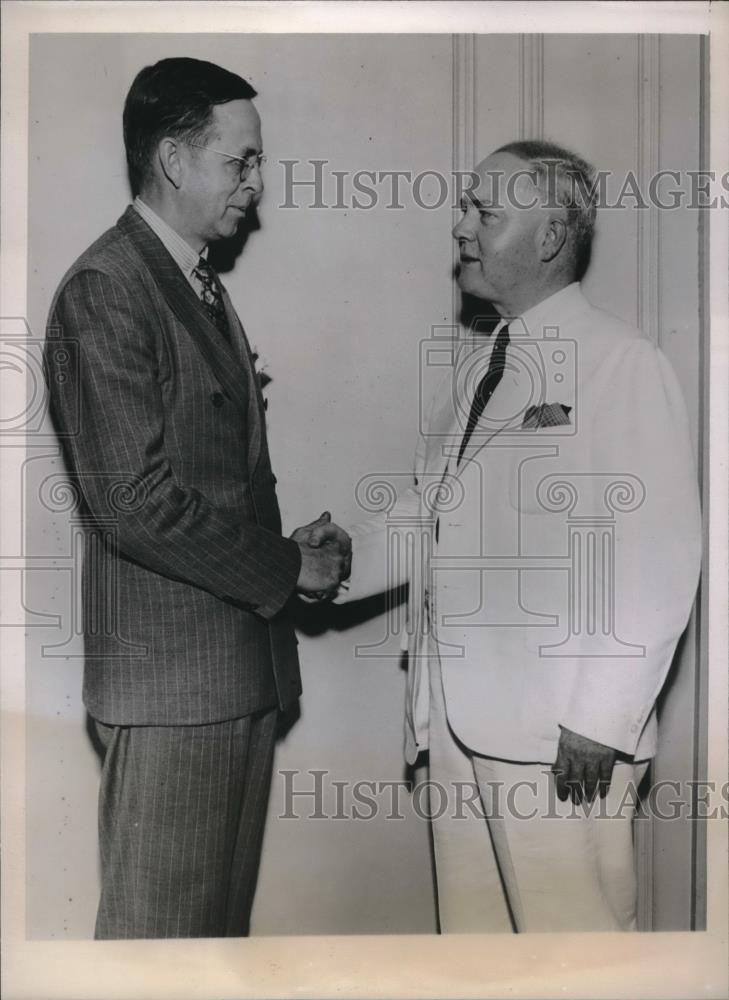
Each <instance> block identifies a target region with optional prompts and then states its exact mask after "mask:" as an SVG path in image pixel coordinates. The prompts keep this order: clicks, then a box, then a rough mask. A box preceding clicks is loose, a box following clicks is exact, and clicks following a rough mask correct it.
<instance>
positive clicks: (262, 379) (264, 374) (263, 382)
mask: <svg viewBox="0 0 729 1000" xmlns="http://www.w3.org/2000/svg"><path fill="white" fill-rule="evenodd" d="M251 357H252V358H253V367H254V369H255V372H256V378H257V379H258V384H259V386H260V387H261V392H263V390H264V389H265V388H266V386H267V385H270V383H271V382H273V376H272V375H269V373H268V371H267V369H268V362H267V361H266V360H265V359H264V358H262V357H261V355H260V353H259V350H258V348H257V347H254V348H253V350H252V351H251ZM263 405H264V407H265V409H268V400H267V399H266V397H265V396H264V397H263Z"/></svg>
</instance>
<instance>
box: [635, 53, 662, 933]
mask: <svg viewBox="0 0 729 1000" xmlns="http://www.w3.org/2000/svg"><path fill="white" fill-rule="evenodd" d="M637 44H638V53H637V78H638V79H637V114H638V117H637V132H636V168H637V180H638V184H639V185H640V191H641V192H642V193H643V194H644V197H645V192H647V191H648V189H649V184H650V179H651V177H652V176H653V175H654V174H655V173H657V172H658V170H659V169H660V162H661V155H660V153H661V150H660V143H661V92H660V85H661V80H660V70H661V49H660V45H661V42H660V37H659V36H658V35H641V36H640V37H639V38H638V43H637ZM636 213H637V261H636V274H637V295H638V302H637V307H638V308H637V314H638V315H637V322H638V326H639V327H640V329H641V330H642V331H643V333H645V334H646V336H648V337H650V339H651V340H652V341H653V343H654V344H658V343H659V339H660V329H661V314H660V295H659V291H660V273H661V271H660V213H659V211H658V209H657V208H656V207H655V206H650V207H648V208H636ZM651 770H652V768H651ZM649 780H651V779H650V778H649ZM653 823H654V819H653V817H652V816H650V815H648V816H645V815H643V817H642V818H641V819H639V820H638V822H636V823H635V827H634V831H635V860H636V874H637V881H638V913H637V922H638V930H639V931H651V930H653V926H654V893H653V866H654V863H653V859H654V847H655V845H654V841H653V830H654V827H653Z"/></svg>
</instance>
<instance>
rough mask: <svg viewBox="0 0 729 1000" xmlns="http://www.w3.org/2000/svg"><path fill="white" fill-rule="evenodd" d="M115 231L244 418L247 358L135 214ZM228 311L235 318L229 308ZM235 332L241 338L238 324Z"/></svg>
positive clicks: (249, 368) (128, 213) (128, 215)
mask: <svg viewBox="0 0 729 1000" xmlns="http://www.w3.org/2000/svg"><path fill="white" fill-rule="evenodd" d="M117 228H118V229H119V230H120V231H121V232H122V233H123V234H124V235H125V236H126V237H127V239H129V240H130V241H131V243H132V244H133V245H134V247H135V249H136V250H137V252H138V253H139V255H140V257H141V258H142V260H143V262H144V264H145V266H146V267H147V268H148V270H149V272H150V273H151V275H152V277H153V278H154V280H155V282H156V283H157V285H158V287H159V289H160V291H161V292H162V294H163V295H164V297H165V299H166V300H167V304H168V305H169V307H170V309H171V310H172V312H173V313H174V314H175V316H176V317H177V318H178V320H179V321H180V323H181V324H182V325H183V326H184V328H185V329H186V330H187V332H188V333H189V335H190V336H191V337H192V339H193V341H194V343H195V345H196V346H197V348H198V350H199V351H200V354H201V355H202V356H203V358H204V359H205V361H206V362H207V364H208V365H209V367H210V368H211V369H212V371H213V373H214V374H215V377H216V378H217V380H218V381H219V382H220V384H221V386H222V387H223V389H225V392H226V393H227V395H228V396H229V397H230V399H231V400H232V401H233V403H235V404H236V405H237V406H238V408H239V409H240V411H241V412H242V413H243V414H244V415H246V416H247V415H248V412H249V402H250V380H251V378H252V377H253V378H255V375H254V374H253V372H252V362H251V361H250V355H249V354H248V353H247V351H245V350H241V352H240V354H238V353H237V352H236V351H235V350H234V348H233V347H232V346H231V345H230V344H228V343H227V342H226V341H225V339H224V338H223V337H222V336H221V335H220V333H219V331H218V330H217V329H216V327H215V326H214V325H213V323H212V322H211V321H210V320H209V319H208V317H207V314H206V313H205V310H204V309H203V306H202V303H201V302H200V300H199V299H198V297H197V295H195V292H194V291H193V290H192V288H191V287H190V284H189V282H188V281H187V279H186V278H185V276H184V274H183V273H182V271H181V270H180V268H179V267H178V266H177V264H176V263H175V261H174V259H173V258H172V256H171V255H170V254H169V253H168V251H167V250H166V248H165V246H164V244H163V243H162V241H161V240H160V239H158V237H157V236H156V234H155V233H153V232H152V230H151V229H150V228H149V226H148V225H147V224H146V222H145V221H144V220H143V219H142V218H141V217H140V215H139V213H138V212H135V210H134V209H133V208H131V207H129V208H128V209H127V210H126V212H125V213H124V215H123V216H122V217H121V218H120V219H119V221H118V222H117ZM230 311H231V312H233V314H234V315H235V311H234V310H232V307H231V309H230ZM236 320H237V317H236ZM236 330H237V331H240V333H241V334H242V329H241V327H240V324H239V323H237V322H236ZM241 376H243V377H241ZM259 436H260V429H259Z"/></svg>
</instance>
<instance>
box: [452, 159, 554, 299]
mask: <svg viewBox="0 0 729 1000" xmlns="http://www.w3.org/2000/svg"><path fill="white" fill-rule="evenodd" d="M528 170H529V168H528V165H527V164H526V163H524V162H523V161H522V160H520V159H518V158H517V157H515V156H513V155H511V154H510V153H495V154H493V155H492V156H489V157H488V158H487V159H485V160H484V161H483V162H482V163H480V164H479V165H478V167H477V168H476V173H477V174H478V177H479V181H478V184H477V185H476V186H475V187H474V188H473V189H472V190H471V191H469V192H468V193H466V194H465V195H464V197H463V203H462V206H461V207H462V210H463V218H462V219H461V221H460V222H459V223H458V225H457V226H456V227H455V229H454V230H453V236H454V238H455V239H457V240H458V246H459V250H460V257H461V264H460V273H459V275H458V284H459V285H460V287H461V288H462V289H463V291H464V292H468V293H469V294H470V295H475V296H477V297H478V298H481V299H487V300H488V301H489V302H492V303H493V304H494V306H495V307H496V308H497V309H498V311H499V312H500V313H501V314H502V315H505V316H506V315H516V314H518V311H520V305H519V303H520V302H521V301H522V300H523V298H524V294H525V292H526V293H527V295H528V289H529V287H530V286H531V285H532V284H533V282H534V278H535V276H536V273H537V270H538V265H539V260H540V257H539V232H540V229H541V227H542V224H543V222H544V209H543V208H542V207H541V203H542V198H541V196H540V194H539V191H538V189H537V188H536V187H535V185H534V183H533V181H532V179H531V177H529V176H527V171H528ZM524 206H529V207H524Z"/></svg>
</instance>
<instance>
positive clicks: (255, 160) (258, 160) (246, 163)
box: [185, 139, 267, 181]
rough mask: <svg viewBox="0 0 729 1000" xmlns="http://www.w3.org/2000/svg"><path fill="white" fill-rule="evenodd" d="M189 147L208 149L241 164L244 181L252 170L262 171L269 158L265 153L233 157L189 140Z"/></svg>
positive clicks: (241, 174)
mask: <svg viewBox="0 0 729 1000" xmlns="http://www.w3.org/2000/svg"><path fill="white" fill-rule="evenodd" d="M185 141H186V143H187V145H188V146H195V147H196V148H197V149H207V150H208V152H210V153H217V154H218V156H227V158H228V159H229V160H235V161H236V163H239V164H240V180H241V181H244V180H246V179H247V177H248V175H249V174H250V172H251V170H253V168H254V167H255V168H256V169H257V170H260V169H261V167H262V166H263V164H264V163H265V162H266V160H267V157H266V155H265V154H264V153H249V154H248V156H233V154H232V153H224V152H223V150H222V149H213V147H212V146H203V145H202V144H201V143H199V142H190V140H189V139H186V140H185Z"/></svg>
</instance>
